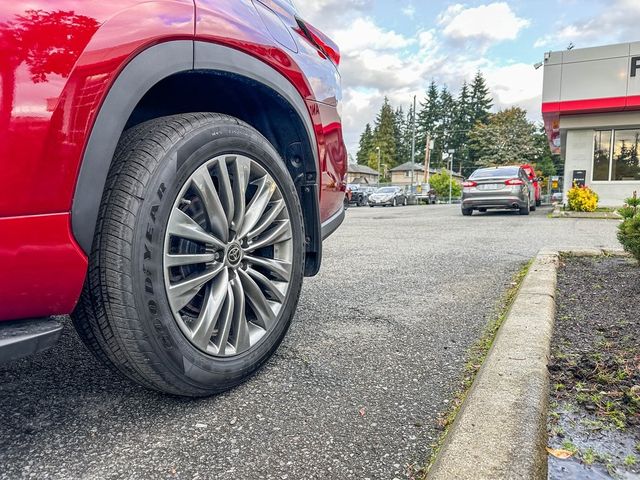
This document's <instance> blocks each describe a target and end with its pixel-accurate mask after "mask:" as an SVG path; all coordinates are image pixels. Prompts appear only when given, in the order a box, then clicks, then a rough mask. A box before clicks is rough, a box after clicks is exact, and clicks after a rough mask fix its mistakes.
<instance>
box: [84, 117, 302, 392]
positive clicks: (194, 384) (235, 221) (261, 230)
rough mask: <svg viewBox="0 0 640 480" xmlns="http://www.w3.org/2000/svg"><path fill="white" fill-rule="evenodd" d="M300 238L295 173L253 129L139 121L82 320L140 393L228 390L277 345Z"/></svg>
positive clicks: (231, 123)
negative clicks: (147, 390)
mask: <svg viewBox="0 0 640 480" xmlns="http://www.w3.org/2000/svg"><path fill="white" fill-rule="evenodd" d="M303 239H304V231H303V223H302V212H301V207H300V202H299V199H298V195H297V193H296V189H295V186H294V184H293V181H292V179H291V176H290V175H289V173H288V171H287V170H286V168H285V166H284V162H283V161H282V159H281V158H280V156H279V154H278V153H277V151H276V150H275V149H274V148H273V146H272V145H271V144H270V143H269V142H268V141H267V140H266V139H265V138H264V137H263V136H262V135H260V133H258V132H257V131H256V130H254V129H253V128H251V127H250V126H249V125H247V124H245V123H243V122H240V121H239V120H237V119H235V118H233V117H229V116H225V115H219V114H211V113H194V114H183V115H174V116H170V117H163V118H159V119H155V120H151V121H149V122H146V123H143V124H140V125H138V126H136V127H134V128H132V129H131V130H129V131H128V132H126V133H125V134H124V135H123V137H122V139H121V141H120V144H119V145H118V148H117V150H116V155H115V158H114V161H113V164H112V166H111V169H110V172H109V177H108V179H107V185H106V187H105V191H104V195H103V198H102V205H101V208H100V214H99V219H98V225H97V230H96V236H95V239H94V243H93V248H92V252H91V255H90V266H89V272H88V276H87V281H86V284H85V288H84V291H83V293H82V297H81V300H80V302H79V305H78V307H77V308H76V310H75V312H74V314H73V319H74V324H75V326H76V328H77V330H78V332H79V334H80V336H81V337H82V338H83V340H84V342H85V343H86V344H87V345H88V347H89V348H90V349H91V350H92V351H93V352H94V353H95V355H96V356H97V357H98V358H100V359H101V360H103V361H104V362H105V363H107V364H109V365H111V366H113V367H115V368H116V369H117V370H119V371H120V372H122V373H123V374H124V375H126V376H127V377H129V378H131V379H132V380H134V381H136V382H138V383H140V384H142V385H145V386H147V387H149V388H153V389H156V390H160V391H163V392H167V393H170V394H175V395H184V396H205V395H210V394H214V393H218V392H221V391H224V390H227V389H229V388H231V387H233V386H235V385H238V384H239V383H241V382H242V381H244V380H245V379H246V378H247V377H248V376H250V375H251V374H252V373H254V372H255V371H256V370H257V369H258V368H260V366H261V365H263V364H264V362H265V361H266V360H267V359H268V358H269V357H270V356H271V355H272V354H273V352H274V351H275V349H276V348H277V347H278V345H279V344H280V342H281V341H282V339H283V337H284V335H285V333H286V331H287V329H288V327H289V324H290V322H291V319H292V317H293V315H294V312H295V309H296V306H297V303H298V297H299V295H300V289H301V285H302V279H303V262H304V250H303V248H304V247H303Z"/></svg>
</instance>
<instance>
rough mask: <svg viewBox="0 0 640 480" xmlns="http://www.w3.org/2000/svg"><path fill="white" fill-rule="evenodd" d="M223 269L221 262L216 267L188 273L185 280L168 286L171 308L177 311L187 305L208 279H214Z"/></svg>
mask: <svg viewBox="0 0 640 480" xmlns="http://www.w3.org/2000/svg"><path fill="white" fill-rule="evenodd" d="M223 269H226V268H225V266H224V265H223V264H219V265H217V266H216V267H211V268H208V269H206V270H204V271H203V272H197V273H194V274H193V275H190V276H189V277H187V278H186V279H185V280H183V281H181V282H178V283H175V284H173V285H170V286H169V289H168V294H169V301H170V302H171V305H172V306H173V309H174V310H175V311H176V312H178V311H180V310H182V309H183V308H184V307H185V305H187V304H188V303H189V302H190V301H191V300H193V297H195V296H196V295H197V294H198V292H199V291H200V289H201V288H202V286H203V285H204V284H205V283H207V282H208V281H209V280H212V279H214V278H215V277H216V276H217V275H218V274H219V273H220V272H221V271H222V270H223Z"/></svg>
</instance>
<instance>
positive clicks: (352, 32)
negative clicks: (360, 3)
mask: <svg viewBox="0 0 640 480" xmlns="http://www.w3.org/2000/svg"><path fill="white" fill-rule="evenodd" d="M332 38H333V40H335V42H336V43H337V44H338V45H340V50H341V51H342V52H343V53H345V54H347V55H348V54H349V53H357V52H359V51H362V50H364V49H369V50H398V49H401V48H405V47H408V46H409V45H411V44H413V43H415V40H414V39H412V38H407V37H405V36H403V35H401V34H399V33H396V32H394V31H393V30H384V29H382V28H380V27H379V26H378V25H376V24H375V23H374V22H373V20H371V19H370V18H356V19H355V20H354V21H353V22H351V24H350V25H349V26H348V27H345V28H341V29H337V30H334V31H333V34H332Z"/></svg>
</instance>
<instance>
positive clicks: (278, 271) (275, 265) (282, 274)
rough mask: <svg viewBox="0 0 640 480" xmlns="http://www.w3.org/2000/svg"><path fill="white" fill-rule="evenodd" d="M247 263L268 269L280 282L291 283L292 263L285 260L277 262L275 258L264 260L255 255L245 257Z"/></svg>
mask: <svg viewBox="0 0 640 480" xmlns="http://www.w3.org/2000/svg"><path fill="white" fill-rule="evenodd" d="M244 259H245V261H246V262H248V263H250V264H251V265H255V266H258V267H262V268H266V269H267V270H269V271H270V272H271V273H273V274H274V275H275V276H276V277H278V278H279V279H280V280H283V281H285V282H288V281H289V278H290V277H291V263H289V262H285V261H284V260H276V259H275V258H262V257H255V256H253V255H245V257H244Z"/></svg>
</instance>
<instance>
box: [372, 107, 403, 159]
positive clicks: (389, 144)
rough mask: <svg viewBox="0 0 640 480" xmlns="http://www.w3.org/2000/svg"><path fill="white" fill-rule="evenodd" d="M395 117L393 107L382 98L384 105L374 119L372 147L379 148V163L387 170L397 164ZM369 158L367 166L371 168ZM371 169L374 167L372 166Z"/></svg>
mask: <svg viewBox="0 0 640 480" xmlns="http://www.w3.org/2000/svg"><path fill="white" fill-rule="evenodd" d="M395 117H396V116H395V113H394V111H393V107H392V106H391V104H390V103H389V99H388V98H387V97H384V103H383V104H382V107H381V108H380V112H379V113H378V116H377V117H376V125H375V128H374V130H373V146H374V149H377V148H378V147H379V148H380V156H381V160H380V163H381V164H385V165H386V166H387V169H391V168H393V167H395V166H396V164H397V160H396V134H395V133H396V127H395V124H396V122H395ZM376 153H377V152H376ZM369 158H370V162H369V163H370V165H369V166H371V157H369ZM374 158H376V157H374ZM376 160H377V159H376ZM373 168H376V167H375V166H374V167H373ZM381 170H382V167H381Z"/></svg>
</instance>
